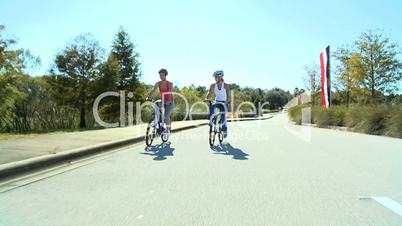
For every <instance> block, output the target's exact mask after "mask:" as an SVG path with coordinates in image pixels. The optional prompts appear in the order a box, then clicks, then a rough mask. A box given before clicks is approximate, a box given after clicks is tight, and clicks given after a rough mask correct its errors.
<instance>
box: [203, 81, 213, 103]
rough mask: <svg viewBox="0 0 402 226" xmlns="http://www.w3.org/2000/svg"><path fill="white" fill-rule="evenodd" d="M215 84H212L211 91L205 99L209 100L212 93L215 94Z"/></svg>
mask: <svg viewBox="0 0 402 226" xmlns="http://www.w3.org/2000/svg"><path fill="white" fill-rule="evenodd" d="M214 85H215V84H211V86H209V91H208V93H207V96H206V97H205V100H209V98H210V97H211V95H213V94H214V92H215V87H214Z"/></svg>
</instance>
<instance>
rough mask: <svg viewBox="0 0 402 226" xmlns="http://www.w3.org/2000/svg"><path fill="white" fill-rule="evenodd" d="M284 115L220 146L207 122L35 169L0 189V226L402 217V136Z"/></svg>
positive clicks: (340, 221) (233, 132)
mask: <svg viewBox="0 0 402 226" xmlns="http://www.w3.org/2000/svg"><path fill="white" fill-rule="evenodd" d="M286 120H287V119H286V115H276V116H275V117H274V118H272V119H270V120H266V121H250V122H238V123H230V124H229V137H228V139H227V140H226V143H225V144H223V145H222V146H220V147H216V148H214V150H211V149H210V148H209V145H208V137H207V136H208V134H207V133H208V128H207V127H206V126H203V127H199V128H196V129H192V130H187V131H183V132H180V133H177V134H174V137H172V141H171V144H166V145H162V146H154V147H152V148H151V149H146V148H145V145H144V144H136V145H133V146H129V147H126V148H124V149H123V150H120V151H117V152H114V153H111V154H107V155H103V156H101V157H99V158H98V159H96V158H94V159H91V160H88V162H85V160H84V161H80V162H77V163H73V164H72V166H74V165H75V164H76V166H77V167H75V168H74V167H72V168H71V167H70V168H69V167H65V169H64V168H61V169H58V173H57V174H55V175H53V176H49V174H46V173H43V174H38V175H36V176H33V177H35V179H36V180H38V181H36V182H33V183H28V184H26V185H24V186H19V187H16V188H14V189H12V190H9V191H5V192H2V193H0V225H402V215H399V214H398V213H397V211H398V207H399V208H400V206H399V205H400V204H402V140H400V139H393V138H386V137H377V136H369V135H363V134H357V133H350V132H341V131H335V130H329V129H316V128H309V127H299V126H292V125H290V124H288V123H287V122H286ZM158 142H159V141H158ZM158 142H157V143H158ZM27 180H28V181H29V179H27ZM31 180H32V178H31ZM371 197H386V199H387V200H391V201H392V202H393V204H395V205H393V206H392V205H391V206H390V207H386V206H384V205H382V204H381V203H380V202H379V201H376V200H374V199H373V198H371ZM392 207H393V208H392Z"/></svg>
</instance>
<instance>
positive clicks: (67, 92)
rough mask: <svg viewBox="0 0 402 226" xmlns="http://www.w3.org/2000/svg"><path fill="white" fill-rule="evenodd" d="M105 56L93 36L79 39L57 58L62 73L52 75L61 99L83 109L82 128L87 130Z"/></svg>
mask: <svg viewBox="0 0 402 226" xmlns="http://www.w3.org/2000/svg"><path fill="white" fill-rule="evenodd" d="M102 55H103V49H102V48H101V47H100V46H99V43H98V41H96V40H95V39H94V38H93V36H92V35H90V34H81V35H79V36H77V37H76V38H75V39H73V41H72V42H70V43H68V44H67V46H66V47H65V48H64V49H63V50H62V51H61V52H60V53H58V54H57V55H56V59H55V66H56V67H57V71H58V73H57V74H56V73H55V72H53V73H52V76H53V79H52V80H53V83H52V84H54V85H55V86H56V88H57V89H58V90H59V91H60V92H59V93H58V95H57V96H58V97H60V96H62V97H61V98H63V99H65V100H66V101H68V102H69V103H70V104H72V105H73V106H75V107H76V108H78V109H79V110H80V128H85V127H86V119H85V118H86V114H87V111H88V110H89V107H88V106H89V105H90V104H91V103H90V102H89V101H88V100H89V99H90V98H89V97H90V95H91V94H92V93H91V91H93V88H94V87H93V85H94V81H95V79H97V77H98V76H99V64H100V62H101V60H102Z"/></svg>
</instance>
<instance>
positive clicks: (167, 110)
mask: <svg viewBox="0 0 402 226" xmlns="http://www.w3.org/2000/svg"><path fill="white" fill-rule="evenodd" d="M173 108H174V103H173V102H168V103H166V104H165V114H164V121H165V124H166V129H167V131H168V132H169V133H170V131H171V129H172V121H171V119H170V114H171V113H172V111H173Z"/></svg>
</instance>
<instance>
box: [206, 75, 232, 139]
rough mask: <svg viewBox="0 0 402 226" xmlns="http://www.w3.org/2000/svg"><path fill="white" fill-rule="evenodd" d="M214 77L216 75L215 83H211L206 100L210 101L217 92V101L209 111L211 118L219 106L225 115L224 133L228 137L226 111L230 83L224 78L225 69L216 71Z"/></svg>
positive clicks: (223, 118)
mask: <svg viewBox="0 0 402 226" xmlns="http://www.w3.org/2000/svg"><path fill="white" fill-rule="evenodd" d="M213 77H215V83H214V84H211V86H210V87H209V91H208V94H207V96H206V98H205V100H206V101H208V100H209V98H210V96H211V95H214V94H215V102H214V103H213V104H212V105H211V108H210V111H209V119H211V116H212V115H213V114H214V113H215V109H216V108H219V110H220V111H221V113H222V116H223V117H222V120H223V125H222V133H223V136H224V137H226V136H227V125H226V123H227V122H226V112H227V109H228V102H229V100H230V86H229V84H226V83H225V81H224V80H223V71H215V72H214V74H213Z"/></svg>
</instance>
